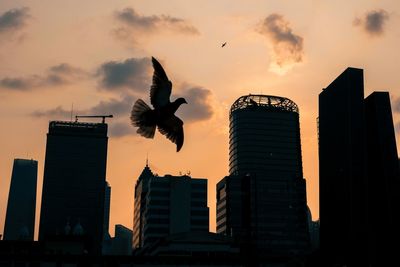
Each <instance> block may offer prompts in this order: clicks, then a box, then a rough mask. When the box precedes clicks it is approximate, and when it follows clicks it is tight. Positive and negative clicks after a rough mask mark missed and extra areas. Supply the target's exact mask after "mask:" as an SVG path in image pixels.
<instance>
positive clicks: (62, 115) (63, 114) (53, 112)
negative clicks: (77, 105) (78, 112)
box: [30, 106, 71, 119]
mask: <svg viewBox="0 0 400 267" xmlns="http://www.w3.org/2000/svg"><path fill="white" fill-rule="evenodd" d="M30 115H31V116H33V117H37V118H42V117H47V118H57V119H66V118H70V117H71V110H65V109H64V108H63V107H61V106H58V107H56V108H53V109H48V110H36V111H34V112H32V113H31V114H30Z"/></svg>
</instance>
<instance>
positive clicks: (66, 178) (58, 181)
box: [39, 121, 108, 253]
mask: <svg viewBox="0 0 400 267" xmlns="http://www.w3.org/2000/svg"><path fill="white" fill-rule="evenodd" d="M107 143H108V137H107V124H105V123H104V122H103V123H81V122H61V121H52V122H50V124H49V132H48V134H47V144H46V159H45V166H44V178H43V193H42V208H41V215H40V226H39V240H45V239H46V237H48V236H54V235H58V234H61V233H63V232H64V229H65V227H66V225H69V226H70V227H71V228H72V229H74V228H79V229H80V228H83V233H84V234H85V235H86V236H87V237H88V238H90V239H91V240H92V244H93V246H92V249H91V251H90V253H100V252H101V241H102V240H103V229H104V203H105V197H104V196H105V192H104V191H105V183H106V181H105V177H106V162H107ZM81 230H82V229H81ZM72 232H74V231H72ZM80 232H82V231H80Z"/></svg>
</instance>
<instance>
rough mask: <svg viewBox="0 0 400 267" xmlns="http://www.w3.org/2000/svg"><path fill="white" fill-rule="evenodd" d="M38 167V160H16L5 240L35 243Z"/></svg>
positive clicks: (5, 226) (8, 203)
mask: <svg viewBox="0 0 400 267" xmlns="http://www.w3.org/2000/svg"><path fill="white" fill-rule="evenodd" d="M37 166H38V162H37V161H36V160H28V159H14V165H13V170H12V176H11V184H10V191H9V193H8V202H7V213H6V221H5V224H4V238H3V240H21V239H22V240H30V241H33V237H34V231H35V211H36V182H37Z"/></svg>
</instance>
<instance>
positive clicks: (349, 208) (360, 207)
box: [318, 68, 367, 263]
mask: <svg viewBox="0 0 400 267" xmlns="http://www.w3.org/2000/svg"><path fill="white" fill-rule="evenodd" d="M318 122H319V126H318V133H319V178H320V232H321V234H320V246H321V250H322V251H323V253H324V255H325V258H327V259H329V260H332V261H334V262H335V263H348V262H350V261H351V258H354V257H357V256H356V255H358V256H361V253H362V251H364V253H365V251H366V250H365V249H366V247H365V244H367V239H366V238H367V237H366V233H367V223H366V222H367V214H366V210H367V205H366V203H367V195H366V186H367V185H366V179H365V177H366V164H365V163H366V158H365V155H366V149H365V118H364V81H363V70H361V69H355V68H347V69H346V70H345V71H344V72H343V73H342V74H341V75H339V76H338V77H337V78H336V79H335V80H334V81H333V82H332V83H331V84H330V85H329V86H328V87H327V88H325V89H324V90H323V91H322V92H321V93H320V94H319V118H318Z"/></svg>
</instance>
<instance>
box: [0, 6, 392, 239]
mask: <svg viewBox="0 0 400 267" xmlns="http://www.w3.org/2000/svg"><path fill="white" fill-rule="evenodd" d="M281 2H282V1H254V2H252V4H248V3H247V2H246V1H234V2H232V1H220V2H218V3H214V1H194V2H191V3H190V4H189V3H186V2H185V1H168V3H165V2H163V1H146V2H141V3H138V2H137V1H113V3H110V2H109V1H85V3H79V2H78V1H68V3H67V2H60V3H53V2H52V1H7V0H6V1H2V2H1V3H0V16H1V18H2V19H0V48H1V51H0V61H1V62H2V63H1V65H0V114H1V115H0V123H1V125H7V131H2V133H1V135H0V147H1V148H2V149H1V153H0V162H1V165H0V181H1V184H0V218H5V212H6V205H7V196H8V189H9V185H10V178H11V170H12V163H13V160H14V158H33V159H35V160H38V187H37V189H38V191H37V195H38V196H41V192H42V182H43V168H44V156H45V141H46V137H45V134H46V131H47V124H48V122H49V121H50V120H69V119H70V117H71V108H72V104H73V110H74V111H73V112H72V113H73V115H77V114H80V113H86V114H89V113H91V114H92V113H93V114H94V113H95V114H98V113H103V112H106V113H107V114H108V113H110V114H114V115H115V118H114V119H110V120H109V121H108V123H109V126H110V139H109V157H108V162H107V166H108V170H107V177H106V179H107V181H109V183H110V185H111V187H112V188H113V195H112V199H111V214H110V226H111V227H110V228H111V233H112V229H113V225H115V224H123V225H126V226H128V227H132V221H133V204H132V205H129V207H126V205H124V204H125V203H133V195H134V194H133V191H134V185H135V182H136V179H137V177H138V176H139V174H140V173H141V171H142V169H143V166H144V165H145V161H146V158H147V155H148V158H149V165H150V167H151V168H152V170H154V172H157V173H160V174H172V175H178V174H179V172H182V173H186V172H187V171H190V172H191V173H192V175H193V176H194V177H206V178H207V179H208V180H209V182H208V205H209V207H210V230H211V231H215V185H216V183H217V181H218V180H219V179H221V177H224V176H225V175H227V174H228V168H227V166H228V126H229V120H228V115H229V107H230V105H231V104H232V103H233V102H234V100H235V99H237V98H238V97H240V96H242V95H246V94H249V93H252V94H259V93H262V94H267V95H279V96H284V97H287V98H289V99H291V100H293V101H294V102H296V103H297V104H298V106H299V109H300V125H301V144H302V147H303V151H302V156H303V173H304V177H305V179H306V180H307V199H308V203H309V206H310V208H311V211H312V215H313V219H317V218H318V217H319V214H318V208H319V206H318V166H317V165H318V164H317V160H318V151H317V145H318V141H317V124H316V118H317V116H318V112H317V110H318V104H317V101H318V94H319V93H320V92H321V90H322V88H323V87H324V86H326V85H327V84H329V82H330V81H332V80H333V79H334V78H335V77H337V76H338V75H339V74H340V73H341V72H342V71H343V70H344V69H345V68H346V67H348V66H354V67H358V68H362V69H364V72H365V80H366V82H365V84H366V87H365V95H369V94H370V93H371V92H372V91H375V90H377V91H382V90H383V91H389V92H390V94H391V101H392V102H391V104H392V111H393V116H394V123H395V125H397V126H396V127H397V132H396V133H397V134H396V140H397V149H398V150H399V143H400V142H399V141H400V140H399V127H400V125H399V123H400V98H399V97H400V88H399V84H400V80H399V79H400V78H399V77H398V75H397V73H396V72H397V65H396V62H398V61H399V60H400V55H399V53H397V49H398V48H397V44H398V43H399V41H400V31H399V28H400V27H397V26H399V25H400V19H399V16H398V15H397V14H400V7H399V6H398V4H396V1H380V2H379V3H376V1H372V0H371V1H352V2H351V3H348V1H338V2H336V3H326V2H324V1H311V0H310V1H296V2H294V3H290V4H288V3H281ZM94 6H95V7H96V8H93V7H94ZM11 10H13V11H12V12H11ZM372 11H376V13H371V12H372ZM7 12H9V13H7ZM374 14H375V15H376V16H377V18H378V22H377V25H375V26H376V27H375V28H374V27H372V28H368V27H367V26H368V25H369V24H367V22H368V18H369V17H368V15H374ZM7 18H8V19H12V18H14V19H13V20H11V22H13V23H8V24H7ZM174 21H175V22H174ZM379 21H380V22H379ZM145 22H147V24H146V23H145ZM10 25H11V26H10ZM282 25H283V26H282ZM372 26H374V25H372ZM160 27H163V28H164V29H166V31H163V30H162V29H160ZM144 33H146V34H144ZM136 34H140V36H141V38H139V39H135V40H133V39H132V36H134V35H136ZM280 38H281V39H280ZM285 38H286V39H285ZM223 42H227V45H226V46H225V47H224V48H221V44H222V43H223ZM290 48H296V49H297V50H296V49H295V53H294V54H293V53H289V54H287V51H288V50H290ZM151 56H157V58H159V59H160V61H161V62H162V64H163V66H166V68H168V70H169V71H168V73H169V77H170V78H171V80H173V81H176V82H175V83H174V86H176V87H175V88H177V91H176V93H177V94H181V93H182V94H185V95H188V96H192V98H191V99H190V98H187V100H188V102H189V105H188V106H187V107H183V108H182V110H181V111H180V115H182V116H186V117H184V121H185V134H186V139H185V146H184V147H183V149H182V151H181V152H179V153H178V154H177V153H176V152H175V147H174V146H173V145H171V143H170V142H169V141H168V140H164V139H165V138H163V137H162V136H161V135H160V134H158V133H157V134H156V137H155V140H144V139H142V138H140V136H138V135H137V134H136V133H135V129H134V128H133V127H131V126H130V124H129V120H128V119H129V109H130V108H131V107H132V105H133V103H134V101H135V100H136V99H137V98H139V97H143V99H144V100H146V101H148V90H149V83H150V81H151V80H150V77H151V68H150V67H151V65H150V57H151ZM118 68H120V69H121V70H125V69H126V70H128V73H129V75H130V76H129V77H131V78H129V77H124V76H122V77H120V79H115V78H116V76H115V74H116V73H115V72H113V71H116V70H117V69H118ZM134 78H136V79H134ZM173 98H174V96H173ZM211 147H212V148H213V149H212V151H210V148H211ZM39 215H40V198H38V200H37V210H36V236H37V234H38V233H37V225H38V218H39ZM3 228H4V220H0V229H3Z"/></svg>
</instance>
